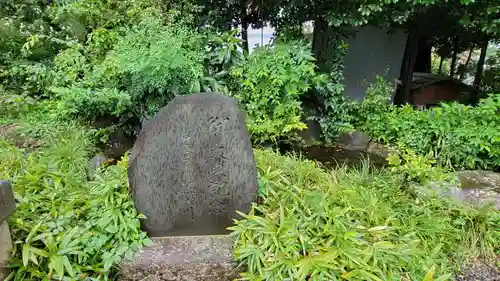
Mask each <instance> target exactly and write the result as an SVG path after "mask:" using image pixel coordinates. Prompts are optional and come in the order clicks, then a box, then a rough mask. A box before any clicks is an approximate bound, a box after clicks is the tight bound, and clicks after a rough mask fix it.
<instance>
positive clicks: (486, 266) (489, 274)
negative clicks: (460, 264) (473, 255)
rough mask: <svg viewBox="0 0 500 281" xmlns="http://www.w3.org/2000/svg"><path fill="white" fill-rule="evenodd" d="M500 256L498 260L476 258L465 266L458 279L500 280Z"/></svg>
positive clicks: (470, 280)
mask: <svg viewBox="0 0 500 281" xmlns="http://www.w3.org/2000/svg"><path fill="white" fill-rule="evenodd" d="M499 265H500V257H498V258H497V261H496V262H495V261H493V262H492V261H489V262H485V261H481V260H476V261H474V262H472V263H470V264H468V265H467V266H465V267H464V270H462V273H460V274H459V275H457V276H456V277H455V280H456V281H500V268H499Z"/></svg>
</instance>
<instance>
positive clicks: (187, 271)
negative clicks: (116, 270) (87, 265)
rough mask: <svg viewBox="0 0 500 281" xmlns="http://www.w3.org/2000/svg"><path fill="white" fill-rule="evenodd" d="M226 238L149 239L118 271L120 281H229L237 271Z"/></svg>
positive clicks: (231, 241)
mask: <svg viewBox="0 0 500 281" xmlns="http://www.w3.org/2000/svg"><path fill="white" fill-rule="evenodd" d="M232 256H233V240H232V239H231V238H230V237H229V236H226V235H213V236H177V237H162V238H153V245H152V246H150V247H146V248H143V249H142V250H140V251H139V252H138V253H137V254H136V255H135V257H134V259H133V260H125V261H123V262H122V265H121V268H120V278H119V280H121V281H232V280H234V279H235V278H237V277H238V274H239V270H238V269H237V268H236V264H235V262H234V261H233V259H232Z"/></svg>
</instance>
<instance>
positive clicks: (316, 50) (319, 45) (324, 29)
mask: <svg viewBox="0 0 500 281" xmlns="http://www.w3.org/2000/svg"><path fill="white" fill-rule="evenodd" d="M334 35H335V32H334V30H333V28H331V27H330V26H329V25H328V22H327V21H325V20H324V19H320V18H317V19H316V20H315V21H314V32H313V42H312V52H313V55H314V58H315V59H316V65H317V66H318V69H319V71H321V72H330V71H331V70H332V63H333V62H332V60H333V51H334V49H335V48H333V45H332V41H333V40H334V39H335V38H334Z"/></svg>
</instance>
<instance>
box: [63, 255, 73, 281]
mask: <svg viewBox="0 0 500 281" xmlns="http://www.w3.org/2000/svg"><path fill="white" fill-rule="evenodd" d="M62 261H63V264H64V268H65V269H66V272H68V274H69V275H70V276H71V277H75V272H74V271H73V267H72V266H71V263H70V261H69V259H68V257H67V256H62Z"/></svg>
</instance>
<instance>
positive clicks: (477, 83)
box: [474, 38, 489, 88]
mask: <svg viewBox="0 0 500 281" xmlns="http://www.w3.org/2000/svg"><path fill="white" fill-rule="evenodd" d="M488 43H489V38H485V39H484V40H483V42H482V44H481V54H480V55H479V60H478V62H477V70H476V75H475V77H474V86H475V87H477V88H480V87H481V79H482V78H483V71H484V62H485V60H486V51H487V49H488Z"/></svg>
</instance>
